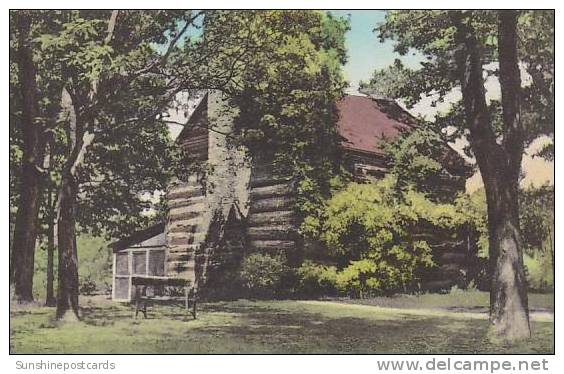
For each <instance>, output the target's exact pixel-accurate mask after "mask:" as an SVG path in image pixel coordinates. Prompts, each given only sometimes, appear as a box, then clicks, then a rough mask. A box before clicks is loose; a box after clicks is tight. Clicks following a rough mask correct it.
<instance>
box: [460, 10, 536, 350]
mask: <svg viewBox="0 0 564 374" xmlns="http://www.w3.org/2000/svg"><path fill="white" fill-rule="evenodd" d="M457 17H460V18H459V23H458V24H457V26H458V27H457V35H456V37H457V41H458V42H459V43H460V44H461V46H462V48H460V50H458V51H457V57H456V58H457V66H458V68H459V76H460V82H461V88H462V97H463V104H464V109H465V114H466V119H467V126H468V128H469V130H470V135H469V142H470V146H471V147H472V151H473V152H474V155H475V156H476V161H477V163H478V167H479V169H480V173H481V175H482V179H483V181H484V187H485V190H486V198H487V206H488V233H489V257H490V271H491V273H490V274H491V277H492V281H491V288H490V323H491V332H492V333H493V337H494V338H497V339H502V340H507V341H515V340H519V339H522V338H527V337H529V336H530V328H529V319H528V316H529V314H528V307H527V285H526V279H525V276H524V266H523V256H522V243H521V235H520V231H519V211H518V194H517V191H518V186H519V185H518V176H519V172H520V167H521V165H520V163H521V157H522V149H523V148H522V146H523V144H522V138H521V136H522V135H521V134H520V133H519V119H518V110H519V109H518V108H519V104H518V97H516V96H515V95H518V92H519V90H520V80H519V77H518V76H517V78H515V67H511V66H509V65H511V63H510V62H508V61H502V59H505V58H507V59H515V60H514V62H513V63H514V64H515V65H516V57H517V55H516V51H514V53H511V51H503V52H502V51H501V49H503V48H507V45H508V44H510V43H508V42H507V40H506V39H504V38H505V37H507V35H500V83H501V85H502V95H505V97H504V98H502V103H503V104H504V108H503V109H504V144H503V146H502V145H500V144H498V143H497V139H496V134H495V132H494V131H493V129H492V126H491V121H490V118H489V114H488V107H487V104H486V98H485V89H484V81H483V69H482V65H483V60H482V56H481V46H480V45H479V42H478V41H477V40H476V37H475V30H472V29H471V28H470V27H469V26H468V23H466V22H464V20H462V19H461V16H460V13H459V12H457ZM466 21H467V20H466ZM501 23H503V22H501ZM505 27H506V26H503V27H501V25H500V34H503V33H504V32H505V31H506V30H507V29H506V28H505ZM502 28H504V31H502V30H501V29H502ZM509 37H510V36H509ZM515 40H516V39H515ZM515 40H514V42H515ZM516 71H517V74H518V72H519V70H518V68H517V69H516ZM508 82H509V83H508ZM509 90H513V93H509V92H508V91H509ZM515 92H517V94H515ZM512 95H513V96H512ZM516 117H517V118H516Z"/></svg>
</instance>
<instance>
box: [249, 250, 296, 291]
mask: <svg viewBox="0 0 564 374" xmlns="http://www.w3.org/2000/svg"><path fill="white" fill-rule="evenodd" d="M288 272H289V269H288V267H287V266H286V260H285V258H284V257H282V256H270V255H268V254H260V253H256V254H251V255H249V256H247V257H246V258H245V259H244V260H243V264H242V268H241V279H242V280H243V284H244V286H245V288H246V289H247V291H248V292H249V296H250V297H254V298H272V297H275V296H278V295H279V291H280V286H281V284H282V281H283V280H284V277H285V275H287V274H288Z"/></svg>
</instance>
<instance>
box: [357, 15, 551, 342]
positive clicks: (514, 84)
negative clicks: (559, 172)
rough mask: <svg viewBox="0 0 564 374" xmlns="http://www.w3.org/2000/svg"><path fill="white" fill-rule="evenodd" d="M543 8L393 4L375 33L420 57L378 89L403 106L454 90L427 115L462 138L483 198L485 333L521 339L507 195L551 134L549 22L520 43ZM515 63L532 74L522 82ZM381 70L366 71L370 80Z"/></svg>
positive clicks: (523, 292)
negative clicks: (445, 107) (489, 89)
mask: <svg viewBox="0 0 564 374" xmlns="http://www.w3.org/2000/svg"><path fill="white" fill-rule="evenodd" d="M551 14H552V17H553V13H552V12H544V11H532V12H521V13H519V12H516V11H499V12H494V11H393V12H389V13H388V14H387V17H386V22H385V23H384V24H383V25H381V26H380V27H379V29H378V30H379V32H380V38H381V39H388V38H390V39H393V40H395V41H396V46H395V49H396V51H398V52H400V53H402V54H406V53H408V52H409V51H410V50H417V51H418V52H419V53H420V54H421V55H423V56H424V58H425V60H424V61H423V62H422V63H421V68H420V69H418V70H410V69H407V68H405V67H404V66H402V65H401V64H396V65H395V66H394V67H393V68H392V70H394V69H395V70H396V72H397V74H396V75H397V77H398V78H400V79H398V80H395V81H393V84H395V86H394V87H393V88H392V89H391V90H387V91H386V92H388V93H389V92H392V93H393V96H395V97H397V98H404V99H405V100H406V102H407V104H408V105H413V104H415V103H417V102H419V101H420V100H421V98H422V97H423V96H431V97H433V98H434V101H435V102H439V101H444V100H445V97H446V96H447V95H449V94H451V92H452V91H453V90H459V92H460V93H461V96H462V99H461V100H460V102H457V103H455V104H454V105H453V106H452V109H451V111H450V113H449V114H448V115H446V116H441V117H440V118H438V120H437V122H438V123H440V124H442V126H444V127H445V129H446V128H447V127H449V133H450V135H451V136H453V137H456V136H465V137H466V138H467V140H468V141H469V151H470V152H471V154H472V155H473V156H474V157H475V159H476V162H477V165H478V167H479V170H480V173H481V175H482V179H483V182H484V187H485V191H486V197H487V205H488V231H489V254H490V264H491V266H490V270H491V276H492V284H491V298H490V322H491V331H492V333H493V335H494V336H495V337H498V338H502V339H506V340H510V341H512V340H517V339H521V338H526V337H529V336H530V327H529V318H528V307H527V286H526V280H525V275H524V269H523V257H522V251H523V248H522V247H523V246H522V239H521V233H520V229H519V227H520V226H519V209H518V193H517V192H518V186H519V178H520V175H521V160H522V155H523V151H524V148H525V146H526V145H527V144H529V143H530V142H531V141H532V140H534V139H536V138H537V137H538V136H539V135H541V134H549V135H552V134H553V133H554V122H553V119H552V118H551V115H550V114H548V113H549V111H550V109H547V108H550V107H551V105H553V104H551V103H552V102H553V99H552V93H553V76H554V73H553V61H552V60H551V56H552V58H553V54H552V55H551V52H550V51H551V47H550V46H548V45H547V44H550V43H551V42H552V40H553V32H554V31H553V29H551V28H550V27H547V28H545V29H544V31H543V32H542V34H543V35H542V37H541V38H539V41H540V44H542V46H537V47H536V48H535V49H534V50H531V51H529V50H526V48H523V47H524V46H526V45H528V44H530V43H531V41H532V39H534V38H535V36H534V35H532V33H531V32H530V31H531V30H532V29H533V27H532V26H531V24H535V22H537V23H538V20H539V19H545V20H548V19H550V17H551ZM549 25H550V24H549ZM518 35H521V38H519V37H518ZM551 35H552V36H551ZM529 52H531V54H532V55H533V56H529V55H528V53H529ZM520 66H521V67H523V68H524V69H525V70H526V71H528V72H531V73H530V75H531V76H532V75H536V76H537V79H536V80H535V79H533V80H532V83H531V84H530V85H528V86H525V87H523V83H522V82H521V74H520ZM382 74H383V73H382V72H378V74H376V75H375V77H374V78H375V79H374V80H373V82H372V84H373V85H377V80H378V75H382ZM488 75H490V76H498V78H499V83H500V88H501V101H500V102H498V101H493V100H492V101H490V102H488V100H487V99H486V88H485V85H484V82H485V77H486V76H488ZM386 76H389V75H386ZM365 88H367V89H368V90H369V87H365ZM533 92H541V93H542V96H541V95H538V94H537V95H534V94H532V93H533ZM451 95H452V94H451ZM451 97H452V96H451ZM523 102H524V103H525V105H522V103H523ZM453 128H454V129H455V131H453Z"/></svg>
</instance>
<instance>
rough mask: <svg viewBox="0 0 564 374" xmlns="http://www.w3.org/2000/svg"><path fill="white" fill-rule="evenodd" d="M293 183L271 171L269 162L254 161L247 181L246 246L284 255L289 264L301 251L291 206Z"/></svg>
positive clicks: (271, 253) (296, 220) (295, 260)
mask: <svg viewBox="0 0 564 374" xmlns="http://www.w3.org/2000/svg"><path fill="white" fill-rule="evenodd" d="M294 204H295V189H294V183H293V182H292V181H291V180H290V179H289V178H288V177H285V176H280V175H277V174H276V173H275V172H273V167H272V164H271V163H270V162H265V161H263V162H256V163H255V164H254V165H253V168H252V172H251V181H250V206H249V214H248V227H247V235H246V237H247V247H248V250H249V251H251V252H257V253H266V254H270V255H285V256H286V257H287V259H288V262H289V263H290V264H292V263H297V262H299V259H300V256H301V253H300V251H299V249H300V240H299V237H298V234H297V228H298V226H297V225H298V219H297V215H296V213H295V210H294Z"/></svg>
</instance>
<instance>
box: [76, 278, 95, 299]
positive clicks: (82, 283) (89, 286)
mask: <svg viewBox="0 0 564 374" xmlns="http://www.w3.org/2000/svg"><path fill="white" fill-rule="evenodd" d="M78 287H79V288H78V292H80V294H82V295H87V296H90V295H93V294H94V292H96V290H97V289H98V287H97V285H96V282H94V281H93V280H92V279H91V278H89V277H86V278H82V279H80V280H79V286H78Z"/></svg>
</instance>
